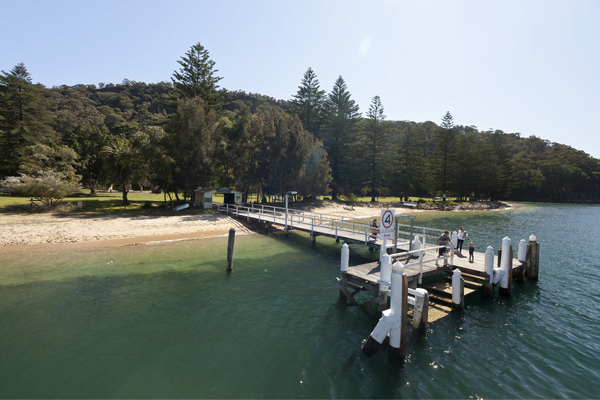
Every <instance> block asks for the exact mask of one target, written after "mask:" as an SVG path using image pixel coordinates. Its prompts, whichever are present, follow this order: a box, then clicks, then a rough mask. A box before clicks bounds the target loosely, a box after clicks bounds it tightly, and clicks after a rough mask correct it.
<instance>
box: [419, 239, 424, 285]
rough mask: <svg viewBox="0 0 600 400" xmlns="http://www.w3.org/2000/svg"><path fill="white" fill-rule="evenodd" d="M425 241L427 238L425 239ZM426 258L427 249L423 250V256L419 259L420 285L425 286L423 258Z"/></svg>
mask: <svg viewBox="0 0 600 400" xmlns="http://www.w3.org/2000/svg"><path fill="white" fill-rule="evenodd" d="M423 240H425V238H423ZM424 256H425V247H423V248H422V249H421V256H420V257H419V285H421V284H423V257H424Z"/></svg>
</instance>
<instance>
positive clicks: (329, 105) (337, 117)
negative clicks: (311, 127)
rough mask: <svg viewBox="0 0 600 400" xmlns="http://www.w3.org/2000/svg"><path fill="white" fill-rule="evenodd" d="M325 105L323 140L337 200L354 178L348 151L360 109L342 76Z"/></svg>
mask: <svg viewBox="0 0 600 400" xmlns="http://www.w3.org/2000/svg"><path fill="white" fill-rule="evenodd" d="M325 106H326V122H325V135H324V139H325V145H326V149H327V153H328V154H329V158H330V165H331V172H332V177H333V180H332V182H331V186H332V192H331V196H332V198H334V199H337V197H338V194H339V193H340V192H341V191H342V189H343V188H344V185H345V184H346V186H347V184H348V180H349V178H350V175H351V173H350V171H351V169H350V164H351V158H350V157H349V154H348V152H346V150H348V147H349V146H350V144H351V142H352V139H353V134H354V126H355V124H356V122H357V121H358V119H359V118H360V112H359V111H358V110H359V107H358V105H356V104H355V102H354V100H352V99H350V93H349V92H348V88H347V86H346V82H344V79H343V78H342V77H341V76H340V77H339V78H338V79H337V80H336V81H335V84H334V86H333V89H332V91H331V93H329V95H328V98H327V101H326V103H325Z"/></svg>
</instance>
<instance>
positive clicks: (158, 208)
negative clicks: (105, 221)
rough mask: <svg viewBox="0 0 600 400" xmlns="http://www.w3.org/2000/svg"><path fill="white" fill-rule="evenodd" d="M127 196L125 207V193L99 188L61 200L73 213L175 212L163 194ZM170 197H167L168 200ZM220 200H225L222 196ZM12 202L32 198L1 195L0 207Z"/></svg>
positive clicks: (196, 212)
mask: <svg viewBox="0 0 600 400" xmlns="http://www.w3.org/2000/svg"><path fill="white" fill-rule="evenodd" d="M180 196H181V195H180ZM127 198H128V200H129V202H130V203H131V204H130V205H128V206H127V207H124V206H123V195H122V194H121V193H107V192H106V191H103V190H98V191H97V194H96V195H90V194H89V191H88V190H86V191H85V193H84V192H83V191H82V192H80V193H78V194H76V195H73V196H69V197H65V198H64V199H63V200H62V201H61V204H69V203H70V204H72V205H73V207H74V208H72V209H71V210H70V211H69V213H71V214H146V215H163V214H164V215H171V214H172V213H173V209H172V208H170V207H167V208H164V197H163V194H152V193H150V192H143V193H140V192H133V191H132V192H129V194H128V196H127ZM180 198H182V197H180ZM168 199H169V198H168V197H167V201H168ZM173 200H175V199H173ZM220 200H221V201H222V200H223V198H222V196H221V199H220ZM78 202H81V203H82V208H81V209H79V208H77V203H78ZM148 202H149V203H151V204H152V207H151V208H148V207H145V205H146V204H147V203H148ZM12 204H30V198H29V197H23V196H6V195H2V196H0V209H1V208H3V207H5V206H7V205H12ZM167 204H168V203H167ZM206 211H208V210H202V209H197V210H184V211H181V212H185V213H186V214H201V213H203V212H206Z"/></svg>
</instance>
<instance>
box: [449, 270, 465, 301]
mask: <svg viewBox="0 0 600 400" xmlns="http://www.w3.org/2000/svg"><path fill="white" fill-rule="evenodd" d="M452 308H454V309H455V310H460V311H462V310H464V308H465V280H464V279H463V277H462V276H461V272H460V269H458V268H456V269H455V270H454V272H453V273H452Z"/></svg>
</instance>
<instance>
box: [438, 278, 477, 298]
mask: <svg viewBox="0 0 600 400" xmlns="http://www.w3.org/2000/svg"><path fill="white" fill-rule="evenodd" d="M443 278H444V280H445V281H446V282H450V283H451V282H452V277H451V276H447V275H444V276H443ZM469 279H470V277H469ZM469 279H465V280H464V281H465V287H466V288H470V289H473V290H481V288H482V287H483V284H484V282H486V281H487V279H483V280H481V279H474V280H469ZM466 294H467V292H466V291H465V295H466Z"/></svg>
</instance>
